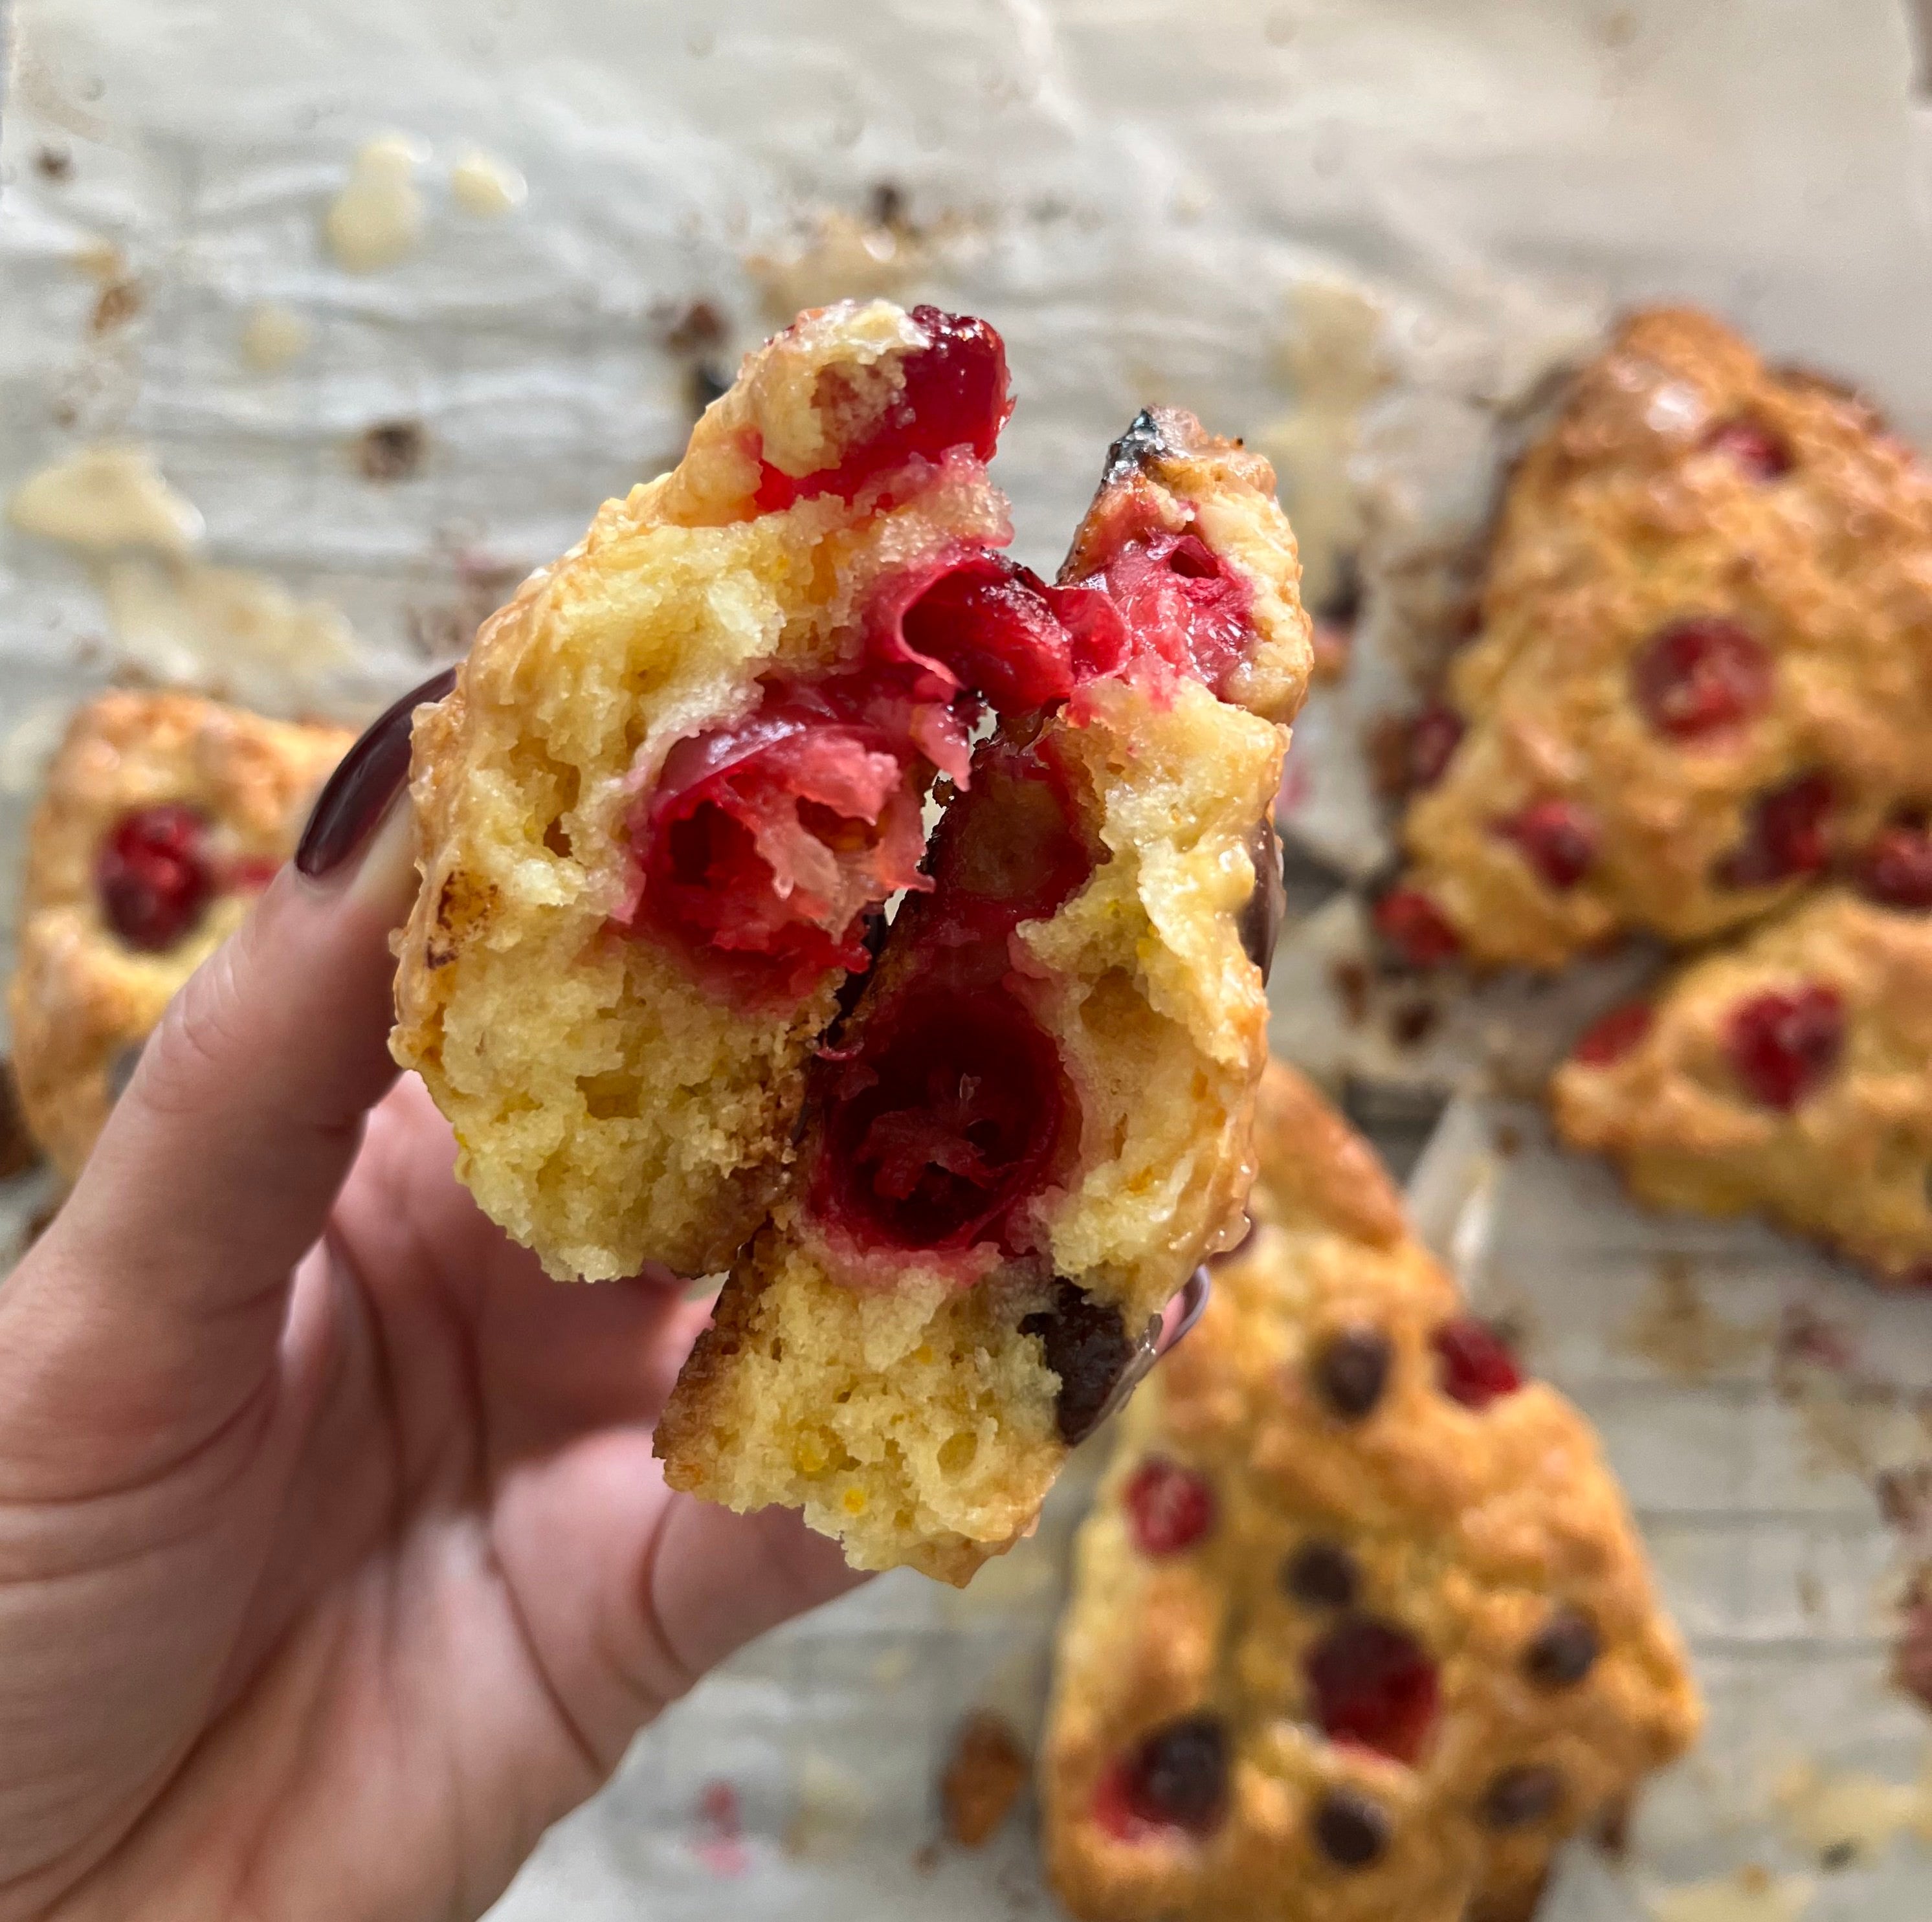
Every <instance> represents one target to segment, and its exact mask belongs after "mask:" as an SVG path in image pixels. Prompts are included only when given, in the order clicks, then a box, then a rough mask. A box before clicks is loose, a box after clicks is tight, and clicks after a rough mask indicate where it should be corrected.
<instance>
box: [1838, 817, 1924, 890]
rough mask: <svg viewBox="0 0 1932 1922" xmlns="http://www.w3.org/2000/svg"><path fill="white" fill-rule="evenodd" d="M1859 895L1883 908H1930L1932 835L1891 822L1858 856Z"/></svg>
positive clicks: (1916, 826) (1921, 828)
mask: <svg viewBox="0 0 1932 1922" xmlns="http://www.w3.org/2000/svg"><path fill="white" fill-rule="evenodd" d="M1856 873H1857V879H1858V889H1859V891H1860V892H1861V893H1862V894H1864V895H1865V896H1866V897H1867V898H1868V899H1870V900H1872V901H1878V902H1879V903H1880V904H1882V905H1883V906H1885V907H1906V908H1927V907H1932V834H1928V833H1927V832H1926V829H1925V827H1924V823H1911V822H1904V821H1894V823H1892V824H1891V826H1889V827H1888V828H1885V829H1882V831H1881V832H1879V835H1878V836H1877V837H1876V839H1874V840H1873V842H1872V844H1871V845H1870V847H1867V849H1866V850H1865V851H1864V853H1863V854H1861V856H1859V857H1858V865H1857V870H1856Z"/></svg>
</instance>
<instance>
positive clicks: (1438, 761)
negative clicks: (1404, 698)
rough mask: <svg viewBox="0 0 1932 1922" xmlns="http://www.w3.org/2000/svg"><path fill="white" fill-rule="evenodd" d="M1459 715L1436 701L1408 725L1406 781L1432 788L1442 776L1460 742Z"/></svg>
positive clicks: (1461, 726)
mask: <svg viewBox="0 0 1932 1922" xmlns="http://www.w3.org/2000/svg"><path fill="white" fill-rule="evenodd" d="M1462 739H1463V717H1462V716H1461V715H1460V714H1458V713H1457V712H1456V710H1455V709H1454V708H1452V707H1445V706H1442V703H1440V702H1438V703H1436V705H1435V706H1433V707H1425V708H1424V709H1423V710H1422V712H1421V713H1420V714H1418V715H1417V716H1416V717H1415V719H1414V720H1413V721H1411V722H1410V723H1409V785H1410V786H1411V787H1415V788H1422V787H1434V786H1435V785H1436V783H1437V782H1438V781H1440V780H1441V779H1442V776H1443V775H1444V773H1445V772H1446V771H1447V769H1448V766H1449V760H1450V757H1451V755H1452V754H1454V753H1455V751H1456V750H1457V748H1458V747H1459V746H1460V745H1461V743H1462Z"/></svg>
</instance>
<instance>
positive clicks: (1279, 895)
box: [1236, 816, 1288, 983]
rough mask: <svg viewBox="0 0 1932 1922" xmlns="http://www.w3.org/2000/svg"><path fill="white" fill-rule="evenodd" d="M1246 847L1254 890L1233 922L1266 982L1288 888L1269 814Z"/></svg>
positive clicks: (1248, 954) (1271, 964) (1272, 821)
mask: <svg viewBox="0 0 1932 1922" xmlns="http://www.w3.org/2000/svg"><path fill="white" fill-rule="evenodd" d="M1247 848H1248V859H1250V861H1251V862H1253V863H1254V869H1255V885H1254V891H1253V892H1252V893H1251V894H1250V895H1249V896H1248V898H1247V902H1246V904H1244V906H1243V907H1242V909H1241V915H1240V917H1239V919H1238V922H1237V923H1236V925H1238V927H1239V928H1240V929H1241V946H1242V949H1243V950H1244V952H1246V954H1247V957H1248V958H1249V960H1250V961H1253V963H1254V964H1255V965H1256V967H1258V968H1259V969H1260V970H1261V971H1262V981H1263V982H1264V983H1265V982H1266V981H1267V979H1268V971H1269V970H1270V969H1271V967H1273V966H1274V944H1275V941H1276V939H1277V937H1278V936H1279V935H1280V933H1281V918H1282V916H1283V913H1284V912H1285V910H1286V907H1287V905H1288V894H1287V890H1286V889H1285V888H1284V887H1283V885H1282V879H1281V837H1280V835H1278V834H1277V833H1276V832H1275V831H1274V820H1272V819H1271V818H1270V817H1266V816H1265V817H1263V818H1262V820H1258V821H1257V822H1256V823H1255V831H1254V832H1253V834H1251V835H1249V837H1248V841H1247Z"/></svg>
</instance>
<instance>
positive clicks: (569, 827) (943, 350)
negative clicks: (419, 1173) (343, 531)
mask: <svg viewBox="0 0 1932 1922" xmlns="http://www.w3.org/2000/svg"><path fill="white" fill-rule="evenodd" d="M1009 409H1010V402H1009V400H1008V397H1007V367H1006V358H1005V353H1004V349H1003V348H1002V346H1001V342H1000V339H999V337H998V334H995V332H994V331H993V330H992V328H989V327H988V326H987V325H986V323H985V322H983V321H979V320H974V319H967V318H963V317H962V316H956V315H952V314H946V313H940V312H939V311H938V310H936V309H935V308H932V307H916V308H914V309H913V310H912V312H911V313H901V311H900V310H898V308H897V307H893V306H891V305H889V304H888V303H886V302H885V301H872V302H871V303H869V304H865V305H859V304H853V303H847V304H844V305H841V306H838V307H827V308H825V309H823V310H818V311H815V312H813V313H807V314H805V315H803V316H801V317H800V318H799V319H798V320H797V321H796V322H794V323H793V325H791V326H790V327H788V328H786V329H785V330H784V332H782V333H781V334H778V335H777V336H776V337H775V338H773V339H772V340H769V341H768V342H767V343H766V344H765V345H764V346H763V347H762V348H760V349H759V350H758V351H757V352H755V353H754V354H752V355H750V356H749V357H748V358H747V359H746V361H745V364H744V366H743V367H742V369H741V370H740V371H739V376H738V378H737V380H736V382H735V383H734V384H733V385H732V386H731V388H730V389H729V390H728V391H727V392H726V393H725V394H724V395H723V396H722V397H721V398H720V399H718V400H716V401H715V402H714V403H712V406H710V407H709V409H707V410H706V412H705V414H704V415H703V418H702V419H700V421H698V423H697V426H696V427H695V428H694V430H693V431H692V433H691V443H690V446H689V448H688V451H687V452H686V453H685V456H684V458H683V459H682V460H681V461H679V463H678V465H677V466H676V468H674V469H673V470H672V471H671V472H670V473H668V474H666V475H663V476H662V477H661V478H659V479H658V480H655V481H652V482H650V483H649V484H648V485H646V486H640V487H635V488H634V489H633V490H631V493H630V494H629V495H628V496H627V497H626V498H625V499H622V500H614V501H610V502H607V503H606V504H605V505H604V508H602V510H601V511H600V512H599V513H598V516H597V518H596V520H595V522H594V523H592V526H591V528H590V531H589V533H588V534H587V535H586V536H585V538H584V539H583V541H581V542H580V544H578V545H577V547H574V549H572V550H571V552H570V553H568V554H566V555H565V556H564V557H563V558H562V559H561V560H559V562H556V564H555V565H553V566H550V567H547V568H542V569H541V570H539V571H538V572H537V573H536V574H533V575H532V577H530V579H529V580H527V581H526V582H525V583H524V584H523V587H522V588H521V589H520V590H519V592H517V595H516V598H514V600H513V601H511V603H510V604H509V605H508V607H505V608H504V609H503V610H502V611H501V612H500V613H498V614H496V616H494V617H493V619H490V621H489V622H487V623H485V625H484V628H483V630H482V631H481V633H480V634H478V637H477V639H476V643H475V648H474V649H473V650H472V652H471V654H470V655H469V659H468V660H467V661H466V662H465V663H464V664H463V667H462V669H461V670H460V675H459V678H458V682H457V685H456V688H455V691H454V692H453V693H452V694H450V695H449V697H448V698H447V699H446V700H443V701H442V702H441V703H439V704H437V706H434V707H431V708H428V709H425V710H424V711H423V712H422V713H421V715H419V719H418V721H417V724H416V748H415V769H414V793H415V799H416V811H417V819H418V823H419V831H420V838H421V849H422V853H421V865H422V872H423V887H422V894H421V896H420V898H419V901H418V902H417V904H416V910H415V913H414V914H413V916H412V917H411V919H410V923H409V925H408V928H407V930H406V931H405V932H404V934H403V935H402V936H401V940H400V943H399V946H398V955H399V960H400V965H399V968H398V976H397V988H396V1001H397V1024H396V1029H395V1035H394V1037H393V1040H392V1047H393V1048H394V1051H395V1055H396V1058H397V1059H398V1060H399V1061H400V1062H401V1063H403V1064H404V1066H406V1067H411V1068H414V1069H417V1070H418V1071H419V1072H420V1073H421V1074H422V1077H423V1079H424V1080H425V1082H427V1083H428V1086H429V1089H430V1092H431V1093H432V1094H433V1095H434V1096H435V1098H436V1100H437V1105H439V1106H440V1108H442V1109H443V1112H444V1113H445V1114H446V1115H448V1116H449V1119H450V1120H451V1121H452V1123H453V1124H454V1126H455V1130H456V1135H457V1140H458V1144H459V1149H460V1159H459V1163H458V1171H459V1172H460V1174H461V1176H462V1178H463V1180H464V1181H465V1182H466V1183H467V1184H468V1186H469V1188H470V1189H471V1190H472V1192H473V1193H474V1194H475V1196H476V1198H477V1199H478V1201H479V1202H480V1203H481V1204H482V1206H483V1207H484V1210H486V1211H487V1213H489V1214H490V1216H491V1217H492V1218H493V1219H495V1220H496V1221H497V1222H499V1223H500V1224H501V1225H502V1226H503V1227H504V1228H505V1229H507V1230H508V1231H509V1232H510V1234H512V1235H514V1237H516V1238H517V1240H520V1241H522V1242H523V1243H526V1244H527V1245H528V1246H530V1247H531V1248H532V1249H535V1251H536V1252H537V1253H538V1255H540V1256H541V1258H542V1260H543V1262H544V1267H546V1268H547V1269H548V1270H550V1273H552V1274H553V1275H556V1276H560V1277H568V1276H587V1277H589V1278H592V1279H598V1278H602V1277H606V1276H615V1275H624V1274H629V1273H634V1272H635V1270H637V1269H638V1268H639V1267H640V1266H641V1265H642V1264H643V1263H644V1262H645V1261H646V1260H655V1261H661V1262H664V1263H666V1264H668V1265H670V1267H673V1268H674V1269H676V1270H679V1271H680V1272H682V1273H692V1274H699V1273H705V1272H706V1271H707V1270H715V1269H716V1268H718V1267H722V1266H723V1265H724V1264H725V1263H727V1261H729V1260H730V1258H731V1255H732V1254H733V1252H734V1251H735V1250H736V1248H737V1247H738V1246H739V1244H740V1243H742V1241H743V1240H744V1238H745V1236H746V1235H747V1234H749V1233H750V1231H751V1229H752V1228H754V1227H755V1226H756V1225H757V1222H759V1221H760V1219H762V1218H763V1213H764V1210H765V1206H766V1200H767V1198H768V1195H769V1189H770V1187H771V1185H772V1181H773V1180H774V1179H775V1177H776V1175H777V1174H778V1171H779V1170H780V1168H781V1166H782V1164H783V1163H784V1161H785V1159H787V1156H788V1154H789V1152H790V1144H791V1140H792V1135H793V1126H794V1123H795V1122H796V1117H797V1113H798V1107H799V1099H800V1096H801V1093H802V1084H803V1073H804V1067H805V1060H806V1059H807V1057H808V1054H809V1053H810V1051H811V1048H812V1046H813V1045H814V1042H816V1040H817V1037H818V1036H819V1035H820V1033H822V1032H823V1030H824V1028H825V1027H826V1024H827V1023H828V1022H829V1021H830V1020H831V1019H832V1015H833V1012H834V1010H835V1006H836V1003H837V997H838V991H839V988H840V985H841V982H843V981H844V979H846V977H847V972H848V970H853V969H862V968H863V967H864V966H865V964H866V961H867V957H868V938H869V937H870V935H871V931H872V929H873V927H874V922H875V921H876V919H877V912H878V910H879V909H880V906H881V904H883V901H885V900H886V898H887V897H888V896H889V895H891V894H892V893H893V892H895V891H896V890H897V889H901V888H903V887H904V886H907V884H908V883H914V882H915V881H916V874H917V869H918V864H919V858H920V855H921V853H922V849H923V845H924V840H925V834H924V829H923V826H922V820H921V805H922V800H923V798H924V796H925V794H926V790H927V788H928V787H929V784H930V781H931V780H932V776H933V774H934V772H935V769H944V770H945V771H947V772H950V773H952V774H953V775H961V774H963V772H965V767H966V763H967V756H968V751H969V741H970V731H971V728H972V727H973V726H974V724H975V723H976V721H977V719H978V718H979V715H980V712H981V711H982V704H981V701H980V694H986V695H987V696H988V697H989V698H991V699H992V700H993V701H994V703H995V705H1004V704H1007V703H1010V702H1013V701H1019V702H1022V703H1032V702H1033V701H1034V700H1037V698H1038V695H1037V688H1040V687H1041V686H1043V685H1044V686H1048V687H1052V686H1064V685H1066V684H1067V675H1068V670H1067V664H1066V662H1065V661H1064V659H1056V658H1052V656H1051V654H1050V651H1044V652H1043V649H1042V648H1041V647H1040V646H1039V645H1037V644H1036V640H1037V637H1034V635H1032V634H1028V633H1027V632H1024V631H1020V630H1019V628H1016V626H1014V625H1013V623H1012V622H1007V624H1005V625H1004V626H1002V625H1001V623H1000V622H999V621H998V618H997V616H998V612H999V606H1000V600H1001V595H1003V594H1004V592H1005V590H1006V588H1007V583H1008V581H1009V580H1010V579H1011V578H1012V577H1014V576H1016V574H1018V573H1019V570H1018V569H1016V568H1014V567H1013V565H1012V564H1011V563H1010V562H1006V561H1004V560H1002V559H1000V558H999V556H998V555H997V554H996V553H995V552H994V551H993V550H995V549H996V548H998V547H1001V546H1003V545H1004V544H1005V543H1006V541H1007V539H1008V538H1009V536H1010V528H1009V526H1008V524H1007V509H1006V503H1005V502H1004V500H1003V499H1002V498H1001V496H1000V494H999V493H998V491H997V490H995V488H994V487H992V484H990V483H989V481H988V480H987V478H986V462H987V460H989V459H990V458H991V457H992V453H993V449H994V444H995V440H996V439H997V437H998V433H999V430H1000V428H1001V424H1003V423H1004V421H1005V419H1006V417H1007V412H1008V411H1009ZM975 616H986V618H984V619H974V617H975ZM1051 638H1052V637H1049V640H1050V639H1051ZM981 640H988V644H989V645H990V646H992V649H993V654H992V656H991V657H990V658H978V657H976V656H975V655H974V653H973V649H974V646H977V645H978V644H980V641H981Z"/></svg>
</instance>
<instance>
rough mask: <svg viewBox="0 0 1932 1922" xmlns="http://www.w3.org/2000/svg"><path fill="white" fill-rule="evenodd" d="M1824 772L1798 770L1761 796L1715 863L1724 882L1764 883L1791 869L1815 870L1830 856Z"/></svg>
mask: <svg viewBox="0 0 1932 1922" xmlns="http://www.w3.org/2000/svg"><path fill="white" fill-rule="evenodd" d="M1831 812H1832V782H1831V778H1830V777H1829V775H1823V774H1807V775H1800V776H1799V778H1798V779H1797V780H1796V781H1790V782H1789V783H1787V784H1786V785H1785V786H1784V787H1778V788H1774V789H1773V790H1772V791H1771V792H1770V793H1769V794H1764V795H1760V796H1759V797H1758V800H1757V805H1755V806H1754V807H1753V808H1752V809H1751V816H1750V818H1749V820H1748V822H1747V823H1746V824H1745V836H1744V838H1743V840H1742V841H1739V844H1737V846H1736V847H1734V848H1733V849H1732V850H1731V851H1730V853H1728V854H1727V855H1726V856H1724V859H1722V860H1721V862H1719V863H1718V880H1721V881H1722V882H1723V883H1724V885H1725V886H1727V887H1733V888H1766V887H1769V886H1771V885H1772V883H1774V882H1777V881H1784V880H1790V878H1791V877H1792V876H1793V875H1794V874H1817V871H1819V869H1820V868H1823V866H1824V865H1826V862H1828V861H1829V859H1831V848H1830V847H1829V844H1828V843H1827V841H1826V832H1825V826H1826V822H1827V820H1829V818H1830V817H1831Z"/></svg>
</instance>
